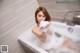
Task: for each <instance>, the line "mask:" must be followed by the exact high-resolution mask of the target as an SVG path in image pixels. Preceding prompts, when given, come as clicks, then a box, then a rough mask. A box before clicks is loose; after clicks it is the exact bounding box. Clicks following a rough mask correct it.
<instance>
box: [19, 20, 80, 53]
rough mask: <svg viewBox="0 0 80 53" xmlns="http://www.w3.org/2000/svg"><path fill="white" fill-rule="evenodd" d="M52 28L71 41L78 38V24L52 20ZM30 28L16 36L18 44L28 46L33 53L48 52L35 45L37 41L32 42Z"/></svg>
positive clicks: (79, 36)
mask: <svg viewBox="0 0 80 53" xmlns="http://www.w3.org/2000/svg"><path fill="white" fill-rule="evenodd" d="M52 26H53V30H54V31H55V32H58V33H59V34H61V35H62V36H65V37H67V38H70V39H72V40H73V41H77V40H79V39H80V35H79V33H80V26H79V25H74V26H69V25H67V24H66V23H61V22H52ZM31 29H32V27H30V29H28V30H27V31H25V32H23V34H21V35H20V36H19V37H18V41H19V42H20V44H22V45H24V47H26V48H24V49H27V48H29V50H30V51H32V52H33V53H48V52H47V51H45V50H43V49H42V48H40V47H38V46H36V44H37V43H32V38H33V36H32V35H31V32H32V31H31Z"/></svg>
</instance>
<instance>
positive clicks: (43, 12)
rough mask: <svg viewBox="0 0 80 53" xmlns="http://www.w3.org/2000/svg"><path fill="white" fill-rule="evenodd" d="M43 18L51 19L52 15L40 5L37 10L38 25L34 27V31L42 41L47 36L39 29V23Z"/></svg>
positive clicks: (36, 19)
mask: <svg viewBox="0 0 80 53" xmlns="http://www.w3.org/2000/svg"><path fill="white" fill-rule="evenodd" d="M42 20H45V21H51V17H50V15H49V14H48V12H47V10H46V9H45V8H44V7H39V8H38V9H37V10H36V12H35V21H36V25H35V26H34V27H33V29H32V32H33V33H34V34H36V35H37V36H38V37H39V39H40V40H41V42H42V43H44V42H45V39H46V36H44V33H43V32H41V31H40V29H39V24H40V22H41V21H42Z"/></svg>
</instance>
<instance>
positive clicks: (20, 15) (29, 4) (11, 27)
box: [0, 0, 38, 53]
mask: <svg viewBox="0 0 80 53" xmlns="http://www.w3.org/2000/svg"><path fill="white" fill-rule="evenodd" d="M37 7H38V3H37V0H0V45H8V48H9V49H8V53H25V52H24V50H23V49H22V47H21V46H20V44H19V43H18V41H17V39H18V36H19V35H20V34H22V32H24V31H25V30H27V29H28V28H29V27H30V26H32V25H33V24H34V12H35V10H36V8H37Z"/></svg>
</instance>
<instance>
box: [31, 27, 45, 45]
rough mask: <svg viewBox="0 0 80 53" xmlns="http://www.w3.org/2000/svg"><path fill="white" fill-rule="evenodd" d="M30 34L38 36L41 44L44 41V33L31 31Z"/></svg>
mask: <svg viewBox="0 0 80 53" xmlns="http://www.w3.org/2000/svg"><path fill="white" fill-rule="evenodd" d="M32 32H33V33H34V34H35V35H37V36H38V38H39V39H40V40H41V42H42V43H44V42H45V40H46V36H45V33H43V32H41V31H39V30H36V29H34V28H33V29H32Z"/></svg>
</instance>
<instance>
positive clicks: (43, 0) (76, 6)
mask: <svg viewBox="0 0 80 53" xmlns="http://www.w3.org/2000/svg"><path fill="white" fill-rule="evenodd" d="M64 1H65V2H64ZM38 3H39V6H43V7H45V8H46V9H47V10H48V12H49V13H50V15H51V17H52V20H60V21H62V20H63V19H64V15H65V13H66V12H68V11H80V0H38Z"/></svg>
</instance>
